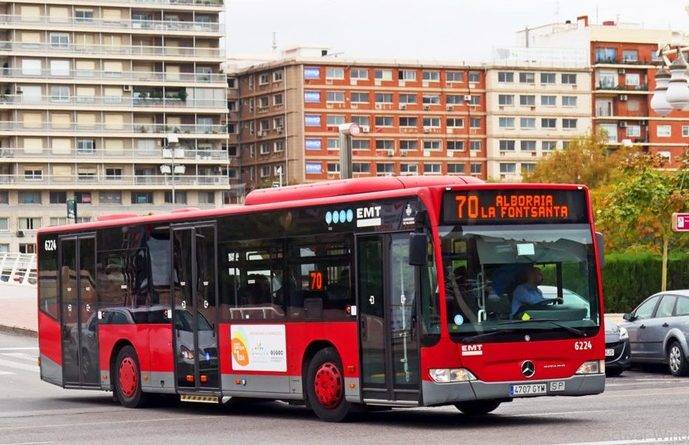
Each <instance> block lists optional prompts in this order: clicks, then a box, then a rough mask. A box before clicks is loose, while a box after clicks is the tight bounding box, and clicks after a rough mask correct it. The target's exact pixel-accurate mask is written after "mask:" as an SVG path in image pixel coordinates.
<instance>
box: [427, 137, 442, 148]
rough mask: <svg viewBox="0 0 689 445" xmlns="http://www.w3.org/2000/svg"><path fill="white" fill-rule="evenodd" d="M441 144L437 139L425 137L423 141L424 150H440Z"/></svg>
mask: <svg viewBox="0 0 689 445" xmlns="http://www.w3.org/2000/svg"><path fill="white" fill-rule="evenodd" d="M440 147H441V144H440V140H439V139H426V140H424V141H423V149H424V150H440Z"/></svg>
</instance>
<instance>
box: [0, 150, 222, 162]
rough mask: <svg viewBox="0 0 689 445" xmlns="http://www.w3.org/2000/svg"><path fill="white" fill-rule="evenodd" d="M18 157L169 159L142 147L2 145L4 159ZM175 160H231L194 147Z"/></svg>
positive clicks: (149, 160)
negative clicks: (105, 147) (66, 150)
mask: <svg viewBox="0 0 689 445" xmlns="http://www.w3.org/2000/svg"><path fill="white" fill-rule="evenodd" d="M17 158H36V159H40V160H43V161H45V160H47V159H50V160H51V161H53V160H56V161H57V160H59V161H61V162H64V161H65V160H70V161H72V160H73V161H74V162H84V161H88V162H98V161H106V160H114V159H116V160H121V161H134V162H142V163H144V162H156V161H160V162H162V159H165V158H169V156H166V153H165V150H162V149H159V150H141V149H122V150H103V149H100V150H78V149H72V150H70V151H69V152H66V153H65V152H64V151H63V150H53V149H51V148H43V149H38V150H36V149H27V148H7V147H5V148H0V159H1V160H13V159H17ZM175 160H180V162H190V161H200V162H203V161H212V162H217V163H223V164H226V163H227V162H229V160H230V159H229V156H228V153H227V150H210V149H193V148H186V147H181V149H178V150H177V151H176V153H175Z"/></svg>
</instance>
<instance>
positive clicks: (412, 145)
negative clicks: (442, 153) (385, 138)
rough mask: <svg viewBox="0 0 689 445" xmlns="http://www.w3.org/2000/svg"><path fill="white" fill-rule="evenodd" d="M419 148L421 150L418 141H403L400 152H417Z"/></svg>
mask: <svg viewBox="0 0 689 445" xmlns="http://www.w3.org/2000/svg"><path fill="white" fill-rule="evenodd" d="M418 148H419V144H418V141H416V140H413V139H412V140H409V139H402V140H401V141H400V150H403V151H409V150H417V149H418Z"/></svg>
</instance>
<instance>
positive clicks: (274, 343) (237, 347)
mask: <svg viewBox="0 0 689 445" xmlns="http://www.w3.org/2000/svg"><path fill="white" fill-rule="evenodd" d="M230 338H231V347H232V369H233V370H235V371H276V372H285V371H287V347H286V339H285V325H233V326H232V327H231V329H230Z"/></svg>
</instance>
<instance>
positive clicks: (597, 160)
mask: <svg viewBox="0 0 689 445" xmlns="http://www.w3.org/2000/svg"><path fill="white" fill-rule="evenodd" d="M630 151H636V149H630V148H618V149H616V150H611V149H610V148H608V147H607V137H606V136H605V135H604V134H603V133H602V132H601V133H590V134H588V135H586V136H582V137H579V138H575V139H572V140H571V141H570V143H569V145H568V146H567V148H565V149H563V150H558V151H555V152H553V153H551V154H549V155H548V156H547V157H546V158H544V159H543V160H541V161H540V162H539V163H538V164H536V168H535V169H534V171H532V172H530V173H527V174H526V175H524V182H544V183H561V184H585V185H587V186H588V187H589V188H591V189H594V188H597V187H599V186H602V185H604V184H608V183H610V182H611V181H613V180H614V177H615V176H616V175H617V174H618V173H619V168H618V167H619V166H620V164H621V163H622V162H623V160H624V159H625V158H626V157H627V156H628V155H629V152H630Z"/></svg>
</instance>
